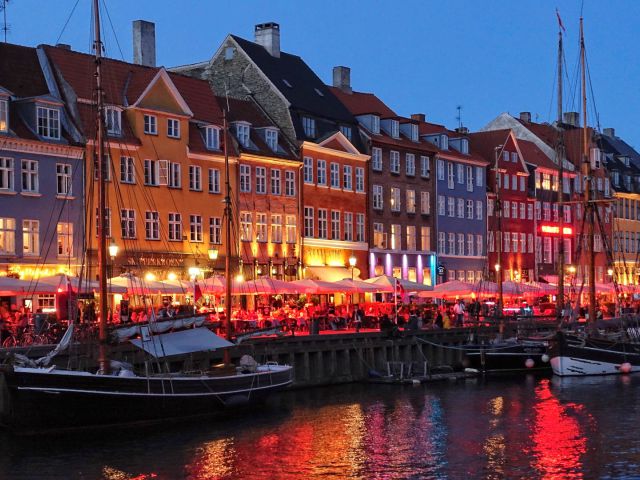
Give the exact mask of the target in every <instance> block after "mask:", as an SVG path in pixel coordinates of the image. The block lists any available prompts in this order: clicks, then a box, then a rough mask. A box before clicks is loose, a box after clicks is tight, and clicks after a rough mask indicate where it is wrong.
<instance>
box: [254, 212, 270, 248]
mask: <svg viewBox="0 0 640 480" xmlns="http://www.w3.org/2000/svg"><path fill="white" fill-rule="evenodd" d="M256 240H257V241H258V242H261V243H265V242H266V241H268V238H267V214H266V213H256Z"/></svg>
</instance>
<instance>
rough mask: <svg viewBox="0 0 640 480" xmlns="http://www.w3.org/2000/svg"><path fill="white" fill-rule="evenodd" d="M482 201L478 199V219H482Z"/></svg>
mask: <svg viewBox="0 0 640 480" xmlns="http://www.w3.org/2000/svg"><path fill="white" fill-rule="evenodd" d="M482 217H483V215H482V202H481V201H480V200H476V220H482Z"/></svg>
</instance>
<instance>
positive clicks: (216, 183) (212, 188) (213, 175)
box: [208, 168, 220, 193]
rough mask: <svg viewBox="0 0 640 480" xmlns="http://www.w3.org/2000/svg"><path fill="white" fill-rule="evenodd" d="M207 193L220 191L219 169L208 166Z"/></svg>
mask: <svg viewBox="0 0 640 480" xmlns="http://www.w3.org/2000/svg"><path fill="white" fill-rule="evenodd" d="M208 177H209V193H220V170H219V169H217V168H210V169H209V173H208Z"/></svg>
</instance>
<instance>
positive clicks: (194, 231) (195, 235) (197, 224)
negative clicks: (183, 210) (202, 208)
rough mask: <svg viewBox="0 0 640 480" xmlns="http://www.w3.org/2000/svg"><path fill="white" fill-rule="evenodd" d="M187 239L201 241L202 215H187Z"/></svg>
mask: <svg viewBox="0 0 640 480" xmlns="http://www.w3.org/2000/svg"><path fill="white" fill-rule="evenodd" d="M189 240H190V241H192V242H202V216H201V215H189Z"/></svg>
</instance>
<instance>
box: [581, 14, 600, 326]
mask: <svg viewBox="0 0 640 480" xmlns="http://www.w3.org/2000/svg"><path fill="white" fill-rule="evenodd" d="M585 64H586V62H585V46H584V28H583V19H582V17H580V65H581V71H582V72H581V74H582V117H583V120H582V170H583V176H584V178H585V179H586V181H585V186H584V202H585V212H584V213H585V215H588V217H587V228H588V230H587V231H588V235H587V255H589V257H588V258H589V325H590V327H591V329H594V328H595V324H596V321H595V320H596V278H595V277H596V274H595V272H596V266H595V252H594V249H593V248H594V225H593V223H594V221H595V215H594V208H595V203H594V201H593V199H592V198H591V197H592V194H591V190H592V183H591V182H592V178H591V177H592V173H593V172H592V168H591V162H590V158H589V139H588V136H587V76H586V72H585V70H586V69H585Z"/></svg>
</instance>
